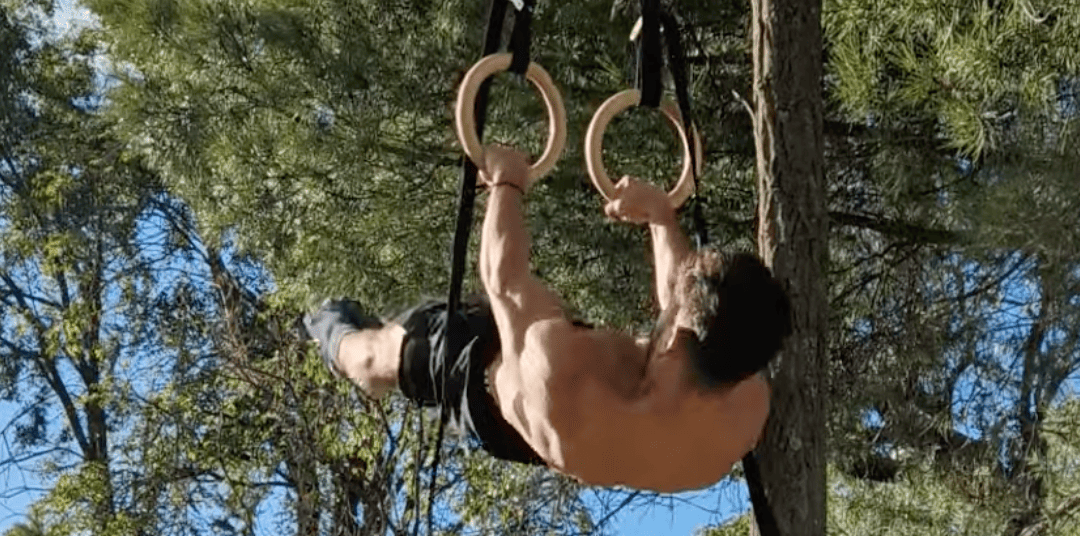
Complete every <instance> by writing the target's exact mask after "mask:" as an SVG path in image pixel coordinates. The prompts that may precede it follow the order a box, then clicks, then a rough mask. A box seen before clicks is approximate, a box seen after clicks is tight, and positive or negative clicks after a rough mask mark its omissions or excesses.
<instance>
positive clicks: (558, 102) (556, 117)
mask: <svg viewBox="0 0 1080 536" xmlns="http://www.w3.org/2000/svg"><path fill="white" fill-rule="evenodd" d="M512 57H513V56H512V54H510V53H500V54H492V55H490V56H486V57H484V58H483V59H481V60H480V61H478V62H477V63H476V65H473V67H472V68H471V69H469V72H468V73H466V74H465V78H464V79H463V80H462V82H461V88H460V89H459V90H458V99H457V105H456V106H455V110H454V113H455V115H456V122H455V123H456V128H457V135H458V140H460V141H461V145H462V147H464V149H465V154H466V155H467V156H468V157H469V159H471V160H472V161H473V163H474V164H476V166H477V167H480V168H482V167H483V162H484V149H483V147H482V146H481V145H480V138H479V136H478V135H477V132H476V96H477V93H478V92H479V90H480V84H482V83H483V82H484V80H487V79H488V78H489V77H490V76H492V75H494V74H496V73H499V72H502V71H505V70H507V69H509V68H510V62H511V59H512ZM525 77H526V78H527V79H528V80H529V82H532V84H533V85H534V86H536V89H537V90H539V91H540V95H541V97H543V99H544V104H545V106H546V107H547V113H548V123H549V125H548V140H547V145H546V146H545V148H544V154H543V155H541V156H540V158H539V159H538V160H537V161H536V163H534V164H533V165H532V166H531V167H530V168H529V184H532V183H533V182H535V181H537V180H539V179H540V178H541V177H543V176H544V175H546V174H547V173H548V172H549V171H551V169H552V168H553V167H555V162H557V161H558V160H559V157H560V156H561V155H562V151H563V147H564V146H565V145H566V108H565V107H564V106H563V100H562V95H561V94H560V93H559V90H558V88H556V87H555V84H554V82H552V80H551V76H550V75H548V73H547V71H545V70H544V68H543V67H540V66H539V65H537V64H536V63H535V62H532V63H529V68H528V70H527V71H526V73H525ZM640 101H641V92H640V91H638V90H637V89H627V90H625V91H622V92H619V93H616V94H615V95H612V96H611V97H609V98H608V99H607V100H606V101H604V103H603V104H601V105H600V108H598V109H597V110H596V113H595V114H594V115H593V118H592V121H590V122H589V128H588V130H587V131H586V132H585V166H586V168H587V169H588V171H589V177H590V178H591V179H592V182H593V185H594V186H596V189H597V190H599V191H600V193H601V194H602V195H603V196H604V198H606V199H608V200H611V199H612V198H614V196H615V185H614V184H613V183H612V182H611V178H609V177H608V174H607V172H606V171H605V170H604V162H603V157H602V155H601V151H602V150H603V141H604V131H605V130H607V127H608V124H609V123H610V122H611V120H612V119H613V118H614V117H615V116H616V115H618V114H619V113H621V112H622V111H624V110H626V109H627V108H630V107H632V106H637V105H638V103H640ZM660 111H661V112H663V114H664V117H666V118H667V119H668V121H669V122H670V123H671V124H672V125H673V126H674V127H675V130H676V131H677V132H678V133H679V138H680V139H681V140H682V145H683V169H682V175H681V176H680V177H679V182H678V183H677V184H676V185H675V187H674V188H673V189H672V190H671V191H670V192H668V200H669V201H670V202H671V205H672V206H673V207H675V208H678V207H680V206H682V204H683V203H684V202H686V200H687V199H688V198H689V197H690V194H692V193H693V190H694V173H693V170H692V169H691V158H690V143H689V141H688V140H687V136H686V130H685V128H684V127H683V122H682V114H680V113H679V109H678V108H677V107H676V106H675V105H674V104H673V103H672V102H671V101H669V100H665V101H663V102H662V103H661V104H660ZM692 128H694V149H695V156H696V157H697V158H696V159H694V160H693V161H695V162H697V168H698V169H697V171H698V173H697V174H698V175H700V174H701V163H702V149H701V137H700V136H698V133H697V128H696V127H692Z"/></svg>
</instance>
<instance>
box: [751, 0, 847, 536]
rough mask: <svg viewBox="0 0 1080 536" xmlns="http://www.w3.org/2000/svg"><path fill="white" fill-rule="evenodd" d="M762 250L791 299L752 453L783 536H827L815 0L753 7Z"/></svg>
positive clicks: (773, 0)
mask: <svg viewBox="0 0 1080 536" xmlns="http://www.w3.org/2000/svg"><path fill="white" fill-rule="evenodd" d="M751 3H752V5H753V13H752V20H751V32H752V35H753V58H754V134H755V141H756V146H757V177H758V237H757V238H758V250H759V252H760V254H761V256H762V258H763V259H764V261H765V263H766V264H768V265H769V266H771V267H772V268H773V271H774V273H775V274H776V276H777V278H778V279H779V280H780V281H781V283H782V284H783V285H784V286H785V287H786V288H787V290H788V292H789V293H790V296H791V304H792V325H793V328H794V333H793V335H792V336H791V337H790V338H789V339H788V341H787V344H786V345H785V347H784V350H783V351H782V353H781V355H780V357H779V358H778V359H776V360H775V361H774V362H773V366H772V370H771V372H772V376H773V378H772V379H773V411H772V414H771V416H770V418H769V424H768V427H767V429H766V433H765V439H764V441H763V443H762V444H761V446H760V448H759V450H758V457H759V460H760V465H761V472H762V481H763V482H762V483H763V485H764V487H765V490H766V494H767V496H768V498H769V503H770V506H771V507H772V509H773V513H774V515H775V517H776V520H777V524H778V526H779V528H780V532H781V534H784V535H785V536H792V535H796V534H798V535H811V536H813V535H824V534H825V447H826V444H825V439H826V437H825V417H826V413H825V412H826V408H827V404H826V400H825V396H826V390H825V373H826V369H825V367H826V365H827V360H826V349H827V320H828V313H827V309H826V307H827V302H826V295H825V283H824V278H823V273H824V266H825V261H826V259H827V254H828V253H827V252H828V250H827V230H828V221H827V214H826V211H825V208H826V207H825V179H824V155H823V143H822V135H823V133H822V110H823V105H822V97H821V83H822V80H821V76H822V75H821V73H822V54H821V2H820V0H752V2H751Z"/></svg>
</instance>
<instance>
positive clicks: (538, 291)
mask: <svg viewBox="0 0 1080 536" xmlns="http://www.w3.org/2000/svg"><path fill="white" fill-rule="evenodd" d="M485 168H486V169H485V170H484V171H483V173H482V175H481V177H482V179H483V180H484V181H485V182H486V183H487V185H488V187H489V189H490V193H489V195H488V201H487V211H486V214H485V216H484V224H483V228H482V231H481V236H480V262H479V264H480V266H479V268H480V279H481V281H482V282H483V284H484V290H485V291H486V292H487V295H488V297H489V299H490V300H491V309H492V313H493V314H494V316H495V322H496V324H497V325H498V327H499V336H500V339H501V341H502V344H503V348H504V350H510V351H511V352H512V353H513V354H514V355H518V354H520V353H521V351H522V348H523V347H524V344H525V339H526V334H527V332H528V330H529V329H530V328H531V327H532V326H533V325H535V324H536V323H537V322H539V321H541V320H548V319H551V320H563V321H564V322H565V320H564V319H565V316H564V314H563V307H562V302H561V300H559V297H558V296H557V295H556V294H555V293H554V292H552V291H551V290H550V289H548V288H547V287H546V286H545V285H544V284H543V283H542V282H541V281H540V280H539V279H538V278H536V276H534V275H533V274H532V271H531V270H530V268H529V249H530V247H531V241H530V239H529V233H528V230H527V228H526V226H525V215H524V202H523V199H522V198H523V197H524V196H525V191H526V189H527V188H528V182H529V181H528V164H527V163H526V161H525V158H524V156H523V155H521V154H520V153H518V152H517V151H514V150H512V149H509V148H505V147H499V146H488V147H486V148H485Z"/></svg>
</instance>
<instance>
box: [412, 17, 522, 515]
mask: <svg viewBox="0 0 1080 536" xmlns="http://www.w3.org/2000/svg"><path fill="white" fill-rule="evenodd" d="M513 1H514V3H515V5H517V6H518V7H519V9H518V11H517V12H516V13H515V15H514V30H513V33H512V34H511V37H510V45H509V49H510V51H511V52H512V53H513V59H512V60H511V62H510V68H509V70H510V71H511V72H513V73H517V74H519V75H524V74H525V71H526V70H528V68H529V62H530V59H529V49H530V43H531V41H532V30H531V25H532V11H533V6H534V5H535V0H524V2H521V0H513ZM506 9H507V0H492V2H491V7H490V10H489V12H488V26H487V30H486V32H485V34H484V47H483V51H482V53H481V55H480V57H481V58H483V57H485V56H489V55H491V54H494V53H496V52H498V51H499V48H500V45H501V41H502V31H503V23H504V21H505V20H506ZM490 90H491V79H490V78H489V79H487V80H484V81H483V83H481V84H480V88H479V89H478V91H477V94H476V112H475V113H476V133H477V136H478V137H479V138H480V139H483V137H484V123H485V121H486V119H487V105H488V94H489V92H490ZM462 160H463V163H462V170H461V184H460V188H459V196H458V218H457V225H456V226H455V228H454V239H453V246H452V251H453V253H452V256H451V259H450V290H449V292H448V294H447V298H446V344H444V345H443V353H442V356H440V357H441V359H442V360H443V363H444V364H449V363H451V362H452V360H451V356H456V355H458V354H459V353H460V352H461V349H462V348H463V347H464V346H465V341H464V336H463V335H464V333H465V331H466V329H467V325H466V319H465V317H464V316H463V315H461V314H460V313H459V310H460V308H461V287H462V283H463V281H464V279H465V261H466V257H467V256H468V251H469V235H470V234H471V232H472V222H473V208H474V205H475V203H476V175H477V173H478V171H479V170H478V169H477V167H476V164H474V163H473V161H472V160H471V159H469V158H467V157H462ZM449 373H450V367H449V366H445V365H444V366H443V367H442V370H441V372H440V377H439V381H438V382H436V385H435V394H436V396H437V397H438V399H439V429H438V432H437V433H436V436H435V454H434V456H433V457H432V461H431V480H430V481H429V482H428V504H427V533H428V534H429V535H430V534H434V533H435V532H434V525H433V519H432V509H433V508H432V507H433V505H434V503H435V484H436V482H437V481H438V474H439V461H440V457H441V452H442V442H443V436H444V435H445V430H446V421H447V419H448V417H449V407H450V405H449V403H448V402H449V400H447V396H446V395H447V393H446V384H447V381H448V375H449ZM420 418H421V419H422V418H423V417H422V412H421V417H420ZM419 450H422V449H419ZM416 467H417V469H416V478H417V482H416V484H417V485H416V489H417V498H418V499H419V475H420V461H419V458H418V460H417V463H416ZM417 504H418V505H419V500H418V501H417ZM417 521H419V516H417ZM418 525H419V523H417V524H416V525H414V526H413V534H414V535H415V534H416V530H417V527H418Z"/></svg>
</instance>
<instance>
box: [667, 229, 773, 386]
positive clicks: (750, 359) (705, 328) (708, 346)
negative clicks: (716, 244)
mask: <svg viewBox="0 0 1080 536" xmlns="http://www.w3.org/2000/svg"><path fill="white" fill-rule="evenodd" d="M682 270H683V271H684V272H683V274H682V276H681V277H680V278H679V281H678V282H677V284H676V293H677V294H678V298H677V299H678V300H679V301H680V307H684V308H687V312H688V313H689V316H690V318H691V319H692V320H691V322H692V329H690V330H687V329H685V328H681V329H682V331H685V332H687V333H685V337H684V339H685V340H686V347H687V350H688V351H689V352H690V353H691V358H690V361H691V363H692V367H693V372H694V375H695V377H696V379H697V381H698V383H700V384H701V386H702V387H703V388H706V389H709V388H714V387H719V386H721V385H727V384H732V383H737V382H739V381H741V380H743V379H745V378H747V377H748V376H750V375H752V374H754V373H756V372H759V371H761V370H762V369H764V368H765V366H766V365H768V363H769V361H770V360H772V358H773V357H776V354H777V352H779V351H780V346H781V345H782V344H783V341H784V338H785V337H787V336H788V335H790V334H791V302H790V301H789V299H788V296H787V293H786V292H784V289H783V287H781V286H780V282H779V281H777V280H776V279H775V278H774V277H773V275H772V272H771V271H770V270H769V269H768V268H767V267H766V266H765V265H764V263H762V262H761V259H759V258H758V257H756V256H754V255H751V254H749V253H737V254H734V255H725V254H722V253H720V252H718V251H716V250H713V249H704V250H701V251H698V252H695V253H694V254H692V256H691V258H690V259H688V260H687V261H686V263H685V264H684V265H683V267H682Z"/></svg>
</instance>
